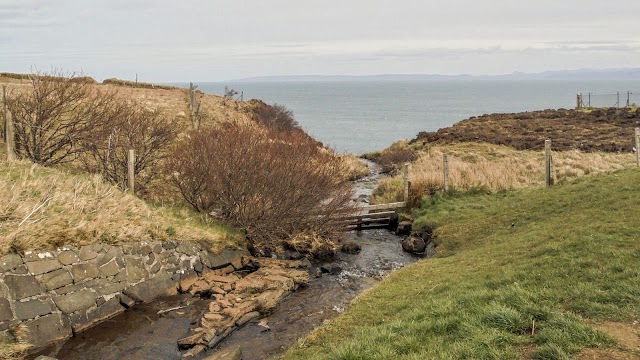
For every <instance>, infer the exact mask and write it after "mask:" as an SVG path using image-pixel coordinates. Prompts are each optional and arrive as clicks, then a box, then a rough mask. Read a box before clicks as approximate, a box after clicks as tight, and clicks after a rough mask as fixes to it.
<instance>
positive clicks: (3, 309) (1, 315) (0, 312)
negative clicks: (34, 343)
mask: <svg viewBox="0 0 640 360" xmlns="http://www.w3.org/2000/svg"><path fill="white" fill-rule="evenodd" d="M11 319H13V312H11V304H10V303H9V300H8V299H5V298H0V321H8V320H11Z"/></svg>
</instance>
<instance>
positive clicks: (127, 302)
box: [120, 294, 136, 308]
mask: <svg viewBox="0 0 640 360" xmlns="http://www.w3.org/2000/svg"><path fill="white" fill-rule="evenodd" d="M135 304H136V301H135V300H133V299H132V298H130V297H128V296H127V295H125V294H120V305H122V306H124V307H126V308H130V307H132V306H133V305H135Z"/></svg>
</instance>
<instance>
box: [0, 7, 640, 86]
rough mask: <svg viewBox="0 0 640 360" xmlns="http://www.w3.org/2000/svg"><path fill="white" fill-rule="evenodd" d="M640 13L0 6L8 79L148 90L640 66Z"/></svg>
mask: <svg viewBox="0 0 640 360" xmlns="http://www.w3.org/2000/svg"><path fill="white" fill-rule="evenodd" d="M639 15H640V1H638V0H620V1H614V2H607V1H602V0H599V1H592V0H581V1H567V0H534V1H518V0H454V1H444V0H442V1H431V0H323V1H304V0H227V1H217V0H181V1H176V0H56V1H54V0H0V44H1V46H0V71H11V72H29V71H30V70H31V69H32V68H37V69H39V70H44V71H47V70H50V69H51V68H52V67H57V68H64V69H65V70H72V71H82V72H84V73H85V74H87V75H90V76H93V77H95V78H96V79H98V80H102V79H104V78H108V77H118V78H123V79H133V78H134V77H135V74H136V73H137V74H138V76H139V79H140V80H141V81H154V82H171V81H179V82H184V81H222V80H229V79H237V78H245V77H252V76H262V75H367V74H407V73H422V74H475V75H478V74H504V73H511V72H513V71H523V72H540V71H545V70H564V69H582V68H620V67H640V21H639V20H638V16H639Z"/></svg>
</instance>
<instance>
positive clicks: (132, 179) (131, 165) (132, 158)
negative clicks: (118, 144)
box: [127, 149, 136, 194]
mask: <svg viewBox="0 0 640 360" xmlns="http://www.w3.org/2000/svg"><path fill="white" fill-rule="evenodd" d="M135 165H136V153H135V151H134V150H133V149H130V150H129V159H128V161H127V168H128V170H129V173H128V175H129V177H128V180H129V191H130V192H131V193H132V194H135V193H136V187H135V186H136V182H135V176H136V175H135V174H136V173H135Z"/></svg>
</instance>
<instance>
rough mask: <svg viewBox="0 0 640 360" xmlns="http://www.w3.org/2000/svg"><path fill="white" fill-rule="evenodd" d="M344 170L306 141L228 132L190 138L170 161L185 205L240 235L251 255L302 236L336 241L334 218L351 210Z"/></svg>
mask: <svg viewBox="0 0 640 360" xmlns="http://www.w3.org/2000/svg"><path fill="white" fill-rule="evenodd" d="M342 166H343V162H342V161H340V159H339V158H338V157H337V156H336V155H334V154H332V153H330V152H328V151H326V150H324V149H322V148H320V147H318V146H317V143H316V142H315V141H313V140H310V139H309V137H308V136H306V135H305V134H300V133H298V132H284V133H277V134H274V133H272V132H266V131H264V130H262V129H257V128H255V127H246V126H240V125H233V124H226V125H224V126H221V127H219V128H207V129H202V130H200V131H195V132H192V133H191V134H190V135H189V136H188V138H186V139H185V140H184V141H183V142H182V144H181V145H179V146H178V148H177V150H176V151H175V152H174V154H173V155H172V157H171V158H170V159H169V169H170V170H171V178H172V182H173V183H174V184H175V186H176V187H177V188H178V189H179V190H180V192H181V194H182V195H183V197H184V198H185V200H186V201H187V202H188V203H189V204H191V206H192V207H193V208H194V209H196V210H198V211H207V212H212V211H215V212H216V213H217V215H218V216H219V217H221V218H222V219H224V220H226V221H227V222H230V223H231V224H232V225H234V226H237V227H240V228H242V229H244V230H245V231H246V233H247V238H248V239H249V241H250V244H251V246H252V247H253V249H252V252H253V253H254V254H256V255H264V254H269V253H271V252H273V251H276V250H277V249H278V248H281V247H284V246H285V243H286V242H287V239H291V238H292V237H293V236H294V235H296V234H299V233H301V232H303V231H307V232H308V231H311V230H313V231H314V232H315V233H316V234H320V235H321V237H322V238H324V239H328V238H330V237H331V236H333V235H335V231H336V228H334V226H335V225H334V224H333V222H332V221H331V220H332V216H334V215H335V214H336V213H338V212H341V211H344V209H345V208H346V207H347V206H349V205H350V204H351V200H350V198H351V188H350V185H349V183H348V182H347V181H346V180H345V179H344V176H343V175H342V174H343V171H344V169H343V168H342ZM314 241H316V240H314Z"/></svg>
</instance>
